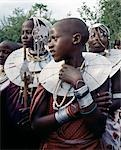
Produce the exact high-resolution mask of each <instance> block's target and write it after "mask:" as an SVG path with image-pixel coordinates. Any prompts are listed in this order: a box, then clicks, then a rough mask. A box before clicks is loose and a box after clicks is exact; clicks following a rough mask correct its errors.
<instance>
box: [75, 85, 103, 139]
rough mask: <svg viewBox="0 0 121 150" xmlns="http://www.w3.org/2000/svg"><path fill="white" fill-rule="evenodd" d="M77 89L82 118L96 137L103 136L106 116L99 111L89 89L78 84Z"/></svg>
mask: <svg viewBox="0 0 121 150" xmlns="http://www.w3.org/2000/svg"><path fill="white" fill-rule="evenodd" d="M80 87H81V88H80ZM84 87H85V88H84ZM86 88H87V90H86ZM76 89H77V90H76V92H77V94H76V95H77V96H76V98H77V101H78V103H79V105H80V114H81V117H82V118H83V119H84V120H85V124H86V126H87V127H88V128H89V130H91V131H92V132H93V133H94V134H95V135H96V136H101V135H102V133H103V132H104V131H105V124H106V116H105V115H103V114H102V113H101V111H99V110H98V107H97V104H96V103H95V102H94V100H93V99H92V96H91V94H90V92H87V91H88V87H86V85H81V86H80V84H78V85H77V88H76ZM86 94H87V95H86ZM78 95H79V96H78Z"/></svg>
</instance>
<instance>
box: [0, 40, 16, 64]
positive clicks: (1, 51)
mask: <svg viewBox="0 0 121 150" xmlns="http://www.w3.org/2000/svg"><path fill="white" fill-rule="evenodd" d="M12 51H13V50H12V49H10V47H9V46H8V44H7V43H5V42H2V43H0V65H4V63H5V60H6V59H7V57H8V56H9V54H10V53H11V52H12Z"/></svg>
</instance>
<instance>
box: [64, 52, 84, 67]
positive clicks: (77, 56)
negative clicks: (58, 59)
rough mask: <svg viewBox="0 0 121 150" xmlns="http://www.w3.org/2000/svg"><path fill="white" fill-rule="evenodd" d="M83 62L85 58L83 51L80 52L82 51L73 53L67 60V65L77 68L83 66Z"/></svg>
mask: <svg viewBox="0 0 121 150" xmlns="http://www.w3.org/2000/svg"><path fill="white" fill-rule="evenodd" d="M83 61H84V58H83V56H82V50H80V51H77V52H76V53H73V54H72V56H71V57H70V58H69V59H67V60H65V64H67V65H71V66H74V67H76V68H77V67H80V66H81V64H82V63H83Z"/></svg>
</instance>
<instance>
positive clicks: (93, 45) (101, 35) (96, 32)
mask: <svg viewBox="0 0 121 150" xmlns="http://www.w3.org/2000/svg"><path fill="white" fill-rule="evenodd" d="M108 42H109V41H108V36H107V34H106V32H105V31H103V30H102V29H100V28H93V29H92V30H91V31H90V35H89V40H88V44H89V49H90V51H91V52H95V53H99V52H103V51H104V50H105V49H106V48H108Z"/></svg>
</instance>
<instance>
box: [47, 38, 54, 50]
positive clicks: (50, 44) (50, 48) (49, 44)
mask: <svg viewBox="0 0 121 150" xmlns="http://www.w3.org/2000/svg"><path fill="white" fill-rule="evenodd" d="M48 48H49V50H50V52H51V51H52V49H53V48H54V44H53V42H52V41H50V40H49V41H48Z"/></svg>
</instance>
